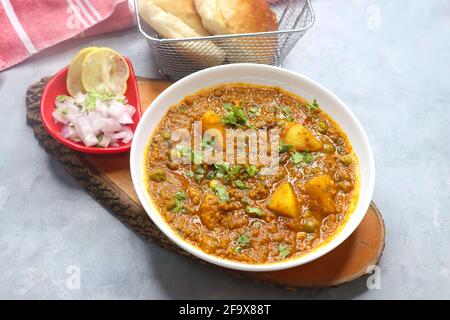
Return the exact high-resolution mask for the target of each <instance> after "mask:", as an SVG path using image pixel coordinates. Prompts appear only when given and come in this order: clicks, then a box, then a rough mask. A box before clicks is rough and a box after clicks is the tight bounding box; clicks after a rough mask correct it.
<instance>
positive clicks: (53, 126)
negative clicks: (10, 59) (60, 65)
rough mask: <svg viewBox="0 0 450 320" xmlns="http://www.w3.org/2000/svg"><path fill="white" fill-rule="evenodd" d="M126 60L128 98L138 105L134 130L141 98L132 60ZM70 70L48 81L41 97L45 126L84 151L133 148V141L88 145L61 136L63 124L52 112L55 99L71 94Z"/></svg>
mask: <svg viewBox="0 0 450 320" xmlns="http://www.w3.org/2000/svg"><path fill="white" fill-rule="evenodd" d="M125 60H126V62H127V63H128V67H129V68H130V77H129V78H128V81H127V92H126V93H125V96H126V97H127V99H128V103H129V104H131V105H133V106H134V107H136V112H135V114H134V115H133V121H134V123H133V124H132V125H130V128H131V130H133V132H134V131H135V130H136V126H137V124H138V122H139V120H140V119H141V107H140V100H139V89H138V85H137V81H136V76H135V74H134V70H133V66H132V65H131V61H130V60H129V59H128V58H126V57H125ZM68 71H69V67H68V66H67V67H65V68H64V69H62V70H61V71H59V72H58V73H57V74H55V76H54V77H53V78H52V79H51V80H50V81H49V82H48V84H47V85H46V87H45V89H44V92H43V93H42V97H41V118H42V122H43V123H44V126H45V128H46V129H47V131H48V133H49V134H50V135H51V136H52V137H53V138H55V139H56V140H58V141H59V142H61V143H62V144H64V145H65V146H67V147H69V148H71V149H73V150H76V151H80V152H84V153H92V154H106V153H120V152H126V151H129V150H130V148H131V142H132V141H130V142H129V143H126V144H124V143H119V146H115V147H112V146H111V147H107V148H101V147H86V146H85V145H84V144H83V143H82V142H75V141H72V140H70V139H66V138H64V137H63V136H61V134H60V132H61V128H62V124H61V123H57V122H55V120H54V119H53V116H52V113H53V111H54V110H55V99H56V97H57V96H58V95H61V94H64V95H69V92H68V91H67V88H66V79H67V73H68Z"/></svg>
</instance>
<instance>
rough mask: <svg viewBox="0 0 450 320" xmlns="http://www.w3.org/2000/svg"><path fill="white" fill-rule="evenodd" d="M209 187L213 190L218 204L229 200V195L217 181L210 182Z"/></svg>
mask: <svg viewBox="0 0 450 320" xmlns="http://www.w3.org/2000/svg"><path fill="white" fill-rule="evenodd" d="M210 187H211V189H213V190H214V192H215V193H216V195H217V197H218V198H219V201H220V202H227V201H229V200H230V195H229V194H228V191H227V189H226V188H225V186H224V185H223V184H221V183H220V182H219V181H217V180H213V181H211V183H210Z"/></svg>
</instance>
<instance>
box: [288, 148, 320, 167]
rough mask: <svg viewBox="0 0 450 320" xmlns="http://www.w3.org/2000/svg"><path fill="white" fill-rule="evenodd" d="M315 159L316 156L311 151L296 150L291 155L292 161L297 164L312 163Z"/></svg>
mask: <svg viewBox="0 0 450 320" xmlns="http://www.w3.org/2000/svg"><path fill="white" fill-rule="evenodd" d="M313 160H314V156H313V155H312V153H310V152H307V151H305V152H297V151H295V152H294V153H292V155H291V162H292V163H293V164H295V165H297V164H300V163H306V164H308V163H311V162H312V161H313Z"/></svg>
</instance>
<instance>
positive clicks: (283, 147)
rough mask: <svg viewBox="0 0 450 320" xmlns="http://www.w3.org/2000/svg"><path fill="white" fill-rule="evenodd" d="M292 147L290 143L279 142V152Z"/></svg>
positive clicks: (286, 150)
mask: <svg viewBox="0 0 450 320" xmlns="http://www.w3.org/2000/svg"><path fill="white" fill-rule="evenodd" d="M291 148H292V144H287V143H284V142H281V144H280V153H284V152H288V151H289V150H290V149H291Z"/></svg>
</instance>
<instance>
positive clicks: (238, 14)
mask: <svg viewBox="0 0 450 320" xmlns="http://www.w3.org/2000/svg"><path fill="white" fill-rule="evenodd" d="M195 6H196V8H197V12H198V14H199V15H200V17H201V19H202V22H203V25H204V26H205V28H206V29H208V31H209V32H211V33H212V34H215V35H225V34H239V33H254V32H266V31H276V30H277V29H278V23H277V17H276V15H275V13H274V12H273V11H272V9H271V8H270V6H269V5H268V3H267V1H266V0H195Z"/></svg>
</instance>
